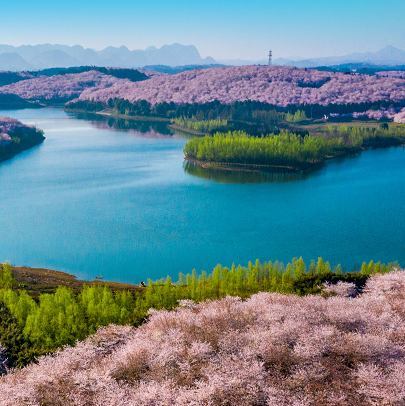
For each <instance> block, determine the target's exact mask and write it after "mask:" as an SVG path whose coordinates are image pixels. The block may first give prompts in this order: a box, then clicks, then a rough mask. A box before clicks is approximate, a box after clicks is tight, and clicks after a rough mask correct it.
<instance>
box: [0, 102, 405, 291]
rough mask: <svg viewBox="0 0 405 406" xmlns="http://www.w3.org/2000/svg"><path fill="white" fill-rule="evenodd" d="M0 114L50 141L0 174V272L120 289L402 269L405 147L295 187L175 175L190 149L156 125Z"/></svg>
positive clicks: (257, 179)
mask: <svg viewBox="0 0 405 406" xmlns="http://www.w3.org/2000/svg"><path fill="white" fill-rule="evenodd" d="M0 115H1V116H9V117H13V118H16V119H18V120H20V121H22V122H23V123H25V124H33V125H36V126H37V127H38V128H40V129H42V130H44V132H45V134H44V135H45V137H46V140H45V141H44V142H43V143H42V144H41V145H39V146H37V147H34V148H32V149H30V150H28V151H25V152H23V153H21V154H19V155H17V156H16V157H14V158H13V159H11V160H9V161H5V162H3V163H1V164H0V225H1V231H2V232H1V236H0V261H1V262H4V261H5V260H10V261H11V263H12V264H16V265H27V266H32V267H44V268H50V269H56V270H61V271H66V272H69V273H72V274H74V275H76V276H78V277H79V278H81V279H93V278H94V277H95V276H99V275H100V274H101V275H102V276H103V279H105V280H112V281H118V282H128V283H139V281H140V280H146V279H147V278H151V279H158V278H161V277H166V276H167V275H170V276H172V277H173V278H174V279H175V280H177V275H178V273H179V272H183V273H187V272H190V271H191V270H192V269H193V268H196V269H197V270H198V271H200V270H202V269H204V270H206V271H208V272H211V270H212V268H213V267H214V266H215V265H216V264H217V263H221V264H222V265H224V266H231V265H232V263H233V262H235V263H236V264H239V263H241V264H243V265H247V262H248V261H249V260H252V261H254V260H255V259H256V258H258V259H259V260H261V261H269V260H271V261H276V260H279V261H284V262H287V261H290V260H291V259H292V258H293V257H295V256H296V257H299V256H301V255H302V256H303V258H304V261H305V262H306V263H307V266H308V265H309V262H310V260H311V259H312V258H314V259H317V257H318V256H321V257H323V258H324V260H328V261H330V263H331V265H332V266H335V265H337V264H338V263H341V264H342V266H343V267H344V268H346V269H347V270H353V267H354V266H356V264H357V265H360V264H361V262H362V261H367V262H368V261H370V260H371V259H373V260H374V261H379V260H381V261H383V262H390V261H395V260H398V261H399V262H400V263H401V264H405V244H404V241H405V227H404V222H405V205H404V201H405V149H404V148H400V147H391V148H386V149H378V150H368V151H365V152H363V153H361V154H359V155H356V156H353V157H348V158H344V159H337V160H334V161H330V162H327V164H325V165H324V166H323V167H322V168H321V169H319V170H317V171H314V172H311V173H308V174H306V175H305V176H302V177H299V176H298V177H294V176H289V177H288V176H287V177H283V176H279V175H278V176H269V175H263V176H262V175H257V174H256V175H252V174H250V175H249V174H248V175H246V176H245V175H241V174H236V175H232V174H227V173H226V171H223V172H219V173H210V174H207V173H205V172H200V171H199V170H198V169H196V168H193V167H191V166H187V165H185V163H184V160H183V158H184V154H183V152H182V149H183V147H184V144H185V142H186V141H187V138H186V137H183V136H180V135H176V134H173V132H172V131H171V130H170V129H167V127H166V126H165V125H163V126H162V123H159V125H160V126H161V127H157V125H158V124H156V125H155V124H153V123H150V124H147V123H146V124H145V123H143V124H142V127H139V128H136V126H135V128H134V127H133V126H131V125H130V124H128V123H126V122H125V121H123V122H119V121H117V122H108V121H106V120H104V119H98V120H95V119H92V118H91V117H79V116H75V115H72V114H68V113H65V112H63V111H62V110H61V109H57V108H46V109H26V110H13V111H11V110H10V111H7V110H1V111H0ZM228 175H230V176H228ZM235 176H236V177H235Z"/></svg>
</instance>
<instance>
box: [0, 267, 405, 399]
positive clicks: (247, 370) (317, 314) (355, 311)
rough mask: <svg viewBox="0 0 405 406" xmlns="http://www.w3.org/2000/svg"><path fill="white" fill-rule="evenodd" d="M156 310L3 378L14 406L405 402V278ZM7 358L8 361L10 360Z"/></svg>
mask: <svg viewBox="0 0 405 406" xmlns="http://www.w3.org/2000/svg"><path fill="white" fill-rule="evenodd" d="M353 292H354V285H353V284H350V283H347V282H339V283H338V284H337V285H328V284H326V286H325V289H324V294H323V295H322V296H321V295H309V296H305V297H300V296H297V295H286V294H280V293H258V294H255V295H253V296H252V297H251V298H250V299H247V300H244V301H243V300H241V299H240V298H238V297H229V296H228V297H226V298H224V299H219V300H208V301H205V302H201V303H199V304H195V303H194V302H192V301H191V300H184V301H181V303H180V307H178V308H176V309H175V310H173V311H166V310H161V311H153V310H151V311H150V314H151V316H150V318H149V320H148V321H147V323H145V324H144V325H142V326H140V327H138V328H134V327H129V326H127V327H125V326H124V327H118V326H110V327H107V328H101V329H100V330H99V331H98V332H97V333H96V334H95V335H93V336H91V337H89V338H88V339H86V340H85V341H83V342H79V343H78V344H77V346H76V347H74V348H73V347H67V348H65V349H63V350H61V351H59V352H57V353H56V354H54V355H49V356H44V357H42V358H41V359H40V360H39V363H38V364H31V365H29V366H28V367H25V368H23V369H21V370H15V371H10V373H9V374H7V375H5V376H3V377H2V378H1V379H0V402H1V404H2V405H13V406H14V405H43V404H52V405H59V404H60V405H62V404H64V405H66V404H69V405H100V404H103V405H105V406H108V405H114V406H115V405H132V404H133V405H135V404H136V405H241V406H252V405H257V406H259V405H268V406H272V405H274V406H276V405H277V406H279V405H377V404H378V405H402V404H404V402H405V389H404V385H403V382H404V380H405V361H404V360H405V358H404V356H405V339H404V337H405V334H404V332H405V294H404V292H405V272H404V271H394V272H391V273H387V274H383V275H382V274H376V275H374V276H372V277H371V278H370V279H369V280H368V281H367V284H366V286H365V288H364V290H363V293H362V294H361V295H360V296H358V297H356V298H353ZM0 360H1V357H0Z"/></svg>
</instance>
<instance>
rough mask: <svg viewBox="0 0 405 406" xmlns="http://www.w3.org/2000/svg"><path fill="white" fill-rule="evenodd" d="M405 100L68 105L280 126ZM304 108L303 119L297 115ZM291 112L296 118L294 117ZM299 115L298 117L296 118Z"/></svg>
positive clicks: (118, 101) (123, 101)
mask: <svg viewBox="0 0 405 406" xmlns="http://www.w3.org/2000/svg"><path fill="white" fill-rule="evenodd" d="M403 105H404V103H403V102H392V101H385V100H381V101H377V102H364V103H346V104H332V103H330V104H328V105H322V104H316V103H315V104H297V105H295V104H291V105H287V106H285V107H281V106H276V105H273V104H270V103H265V102H259V101H252V100H245V101H236V102H232V103H229V104H224V103H221V102H220V101H218V100H214V101H211V102H205V103H200V104H198V103H184V104H181V105H178V104H175V103H174V102H170V103H167V102H162V103H156V104H155V105H153V106H152V105H151V104H150V103H149V102H148V101H146V100H136V101H134V102H132V103H131V102H130V101H129V100H126V99H119V98H114V99H109V100H108V101H107V103H105V102H96V101H91V100H80V101H77V102H72V103H70V104H69V105H68V106H67V107H68V108H75V109H80V110H86V111H101V110H104V109H105V108H110V109H113V110H114V111H115V112H116V113H118V114H126V115H142V116H151V117H165V118H169V119H170V118H184V119H192V118H193V119H195V120H197V121H201V120H215V119H223V120H232V121H244V122H252V123H264V124H266V125H268V126H273V127H274V126H277V125H278V124H279V123H280V122H282V121H286V115H287V114H290V116H288V118H291V120H289V119H288V120H287V121H291V122H297V121H302V120H305V119H307V118H311V119H319V118H322V117H323V116H324V115H330V114H340V115H341V114H351V113H355V112H358V113H361V112H365V111H368V110H380V109H386V108H389V107H403ZM297 111H300V113H299V114H300V116H301V117H300V119H298V118H299V117H297V116H295V114H296V112H297ZM291 115H292V116H293V117H291ZM294 116H295V119H294Z"/></svg>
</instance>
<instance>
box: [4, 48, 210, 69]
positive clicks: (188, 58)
mask: <svg viewBox="0 0 405 406" xmlns="http://www.w3.org/2000/svg"><path fill="white" fill-rule="evenodd" d="M212 63H215V60H214V59H213V58H211V57H207V58H201V55H200V53H199V52H198V50H197V48H196V47H195V46H194V45H181V44H172V45H163V46H162V47H161V48H159V49H158V48H156V47H148V48H147V49H145V50H135V51H130V50H129V49H128V48H127V47H125V46H122V47H119V48H115V47H107V48H105V49H103V50H101V51H96V50H94V49H90V48H83V47H82V46H80V45H74V46H72V47H71V46H68V45H57V44H56V45H51V44H43V45H21V46H19V47H14V46H12V45H0V70H11V71H21V70H29V69H46V68H55V67H58V68H69V67H72V66H83V65H94V66H108V67H120V68H140V67H143V66H146V65H159V64H160V65H168V66H179V65H204V64H212Z"/></svg>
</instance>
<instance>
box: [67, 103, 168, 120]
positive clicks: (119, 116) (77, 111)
mask: <svg viewBox="0 0 405 406" xmlns="http://www.w3.org/2000/svg"><path fill="white" fill-rule="evenodd" d="M63 110H64V111H65V112H66V113H75V114H98V115H99V116H104V117H111V118H116V119H121V120H133V121H160V122H166V123H170V119H169V118H164V117H153V116H129V115H126V114H113V113H111V112H109V111H108V110H102V111H86V110H82V109H69V108H67V107H65V108H64V109H63Z"/></svg>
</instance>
